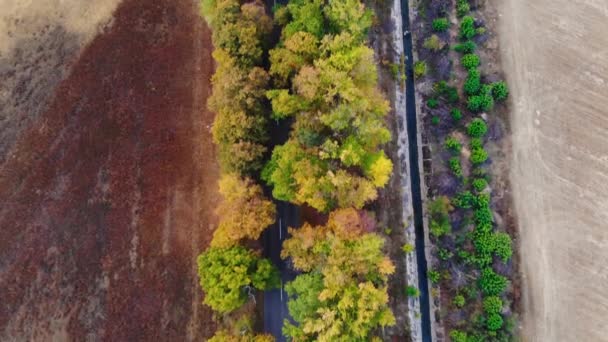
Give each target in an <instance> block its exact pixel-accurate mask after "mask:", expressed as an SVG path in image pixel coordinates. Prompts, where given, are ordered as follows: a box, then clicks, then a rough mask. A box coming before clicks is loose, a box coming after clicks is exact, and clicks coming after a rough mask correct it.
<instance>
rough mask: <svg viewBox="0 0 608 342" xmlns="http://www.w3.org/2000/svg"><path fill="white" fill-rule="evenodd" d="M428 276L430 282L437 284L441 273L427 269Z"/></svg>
mask: <svg viewBox="0 0 608 342" xmlns="http://www.w3.org/2000/svg"><path fill="white" fill-rule="evenodd" d="M428 277H429V280H430V281H431V283H433V284H437V283H439V281H440V280H441V273H439V272H438V271H435V270H430V271H428Z"/></svg>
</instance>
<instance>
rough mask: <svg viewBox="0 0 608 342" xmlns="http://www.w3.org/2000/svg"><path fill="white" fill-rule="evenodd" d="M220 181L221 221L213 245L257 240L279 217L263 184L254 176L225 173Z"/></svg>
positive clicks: (229, 245) (219, 245)
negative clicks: (265, 192) (247, 176)
mask: <svg viewBox="0 0 608 342" xmlns="http://www.w3.org/2000/svg"><path fill="white" fill-rule="evenodd" d="M219 185H220V194H221V195H222V197H223V201H222V202H220V205H219V207H218V209H217V214H218V216H219V218H220V223H219V225H218V228H217V229H216V230H215V233H214V234H213V240H212V241H211V245H212V246H214V247H231V246H234V245H236V244H238V242H239V241H240V240H242V239H251V240H257V239H258V238H259V237H260V234H261V233H262V231H264V229H266V227H268V226H269V225H271V224H273V223H274V221H275V215H276V209H275V206H274V204H273V203H272V202H271V201H269V200H267V199H266V198H265V197H264V194H263V192H262V187H260V186H259V185H257V184H255V182H254V181H253V180H251V179H250V178H241V177H239V176H237V175H235V174H224V175H222V177H221V179H220V181H219Z"/></svg>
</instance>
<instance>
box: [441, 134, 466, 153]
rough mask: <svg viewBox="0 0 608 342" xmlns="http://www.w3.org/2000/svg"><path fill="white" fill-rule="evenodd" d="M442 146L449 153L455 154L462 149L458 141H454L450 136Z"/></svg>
mask: <svg viewBox="0 0 608 342" xmlns="http://www.w3.org/2000/svg"><path fill="white" fill-rule="evenodd" d="M443 145H444V146H445V148H446V149H448V150H449V151H450V152H452V153H456V154H458V153H460V150H461V149H462V144H460V141H458V139H456V138H454V137H452V136H450V137H447V138H446V139H445V142H444V143H443Z"/></svg>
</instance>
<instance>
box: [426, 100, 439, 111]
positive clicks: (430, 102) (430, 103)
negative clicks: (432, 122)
mask: <svg viewBox="0 0 608 342" xmlns="http://www.w3.org/2000/svg"><path fill="white" fill-rule="evenodd" d="M426 105H427V106H428V107H429V108H431V109H435V108H437V107H438V106H439V101H437V99H436V98H430V99H428V100H427V101H426Z"/></svg>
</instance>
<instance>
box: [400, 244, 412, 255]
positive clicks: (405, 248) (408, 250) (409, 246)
mask: <svg viewBox="0 0 608 342" xmlns="http://www.w3.org/2000/svg"><path fill="white" fill-rule="evenodd" d="M401 250H402V251H403V253H405V254H409V253H412V252H413V251H414V245H412V244H411V243H406V244H405V245H403V247H401Z"/></svg>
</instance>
